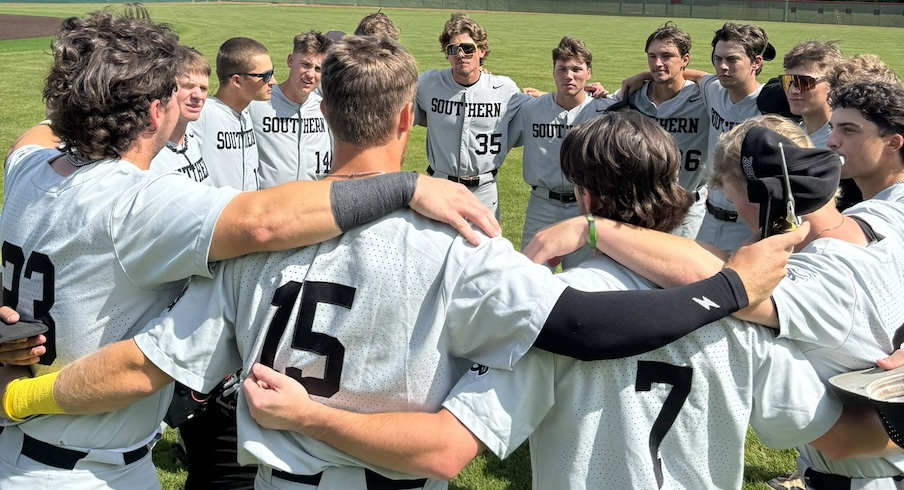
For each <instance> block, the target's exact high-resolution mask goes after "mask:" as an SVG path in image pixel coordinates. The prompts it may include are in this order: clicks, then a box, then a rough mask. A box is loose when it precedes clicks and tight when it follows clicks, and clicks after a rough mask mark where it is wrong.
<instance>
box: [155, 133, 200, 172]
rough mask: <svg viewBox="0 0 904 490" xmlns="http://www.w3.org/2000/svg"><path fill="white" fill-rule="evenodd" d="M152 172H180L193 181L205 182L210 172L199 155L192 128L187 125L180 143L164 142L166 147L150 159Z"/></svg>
mask: <svg viewBox="0 0 904 490" xmlns="http://www.w3.org/2000/svg"><path fill="white" fill-rule="evenodd" d="M149 170H151V171H153V172H172V171H175V172H180V173H182V174H183V175H185V176H186V177H188V178H190V179H192V180H194V181H195V182H203V183H207V180H208V178H209V177H210V172H209V171H208V170H207V164H205V163H204V158H203V157H202V156H201V145H200V144H198V139H197V138H195V132H194V130H193V129H192V128H191V127H190V126H189V127H188V128H186V130H185V135H184V137H183V139H182V144H181V145H174V144H173V143H171V142H167V143H166V147H164V148H163V149H162V150H160V153H157V155H156V156H155V157H154V159H153V160H151V167H150V169H149Z"/></svg>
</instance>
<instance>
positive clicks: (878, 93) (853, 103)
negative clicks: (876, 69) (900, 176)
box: [829, 80, 904, 158]
mask: <svg viewBox="0 0 904 490" xmlns="http://www.w3.org/2000/svg"><path fill="white" fill-rule="evenodd" d="M829 106H831V107H832V110H835V109H856V110H858V111H860V114H861V115H862V116H863V118H864V119H866V120H867V121H872V122H873V123H874V124H875V125H876V126H878V127H879V136H888V135H890V134H900V135H901V136H904V86H902V85H901V84H899V83H888V82H879V81H875V80H870V81H860V82H852V83H849V84H846V85H842V86H840V87H837V88H834V89H832V90H831V91H830V92H829ZM900 153H901V157H902V158H904V147H901V150H900Z"/></svg>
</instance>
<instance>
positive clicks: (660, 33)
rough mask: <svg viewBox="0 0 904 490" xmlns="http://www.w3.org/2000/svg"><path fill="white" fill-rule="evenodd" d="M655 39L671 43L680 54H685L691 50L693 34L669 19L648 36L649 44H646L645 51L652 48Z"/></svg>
mask: <svg viewBox="0 0 904 490" xmlns="http://www.w3.org/2000/svg"><path fill="white" fill-rule="evenodd" d="M653 41H659V42H661V43H663V44H671V45H673V46H675V47H676V48H678V54H679V55H681V56H684V55H686V54H690V52H691V36H690V34H688V33H687V32H685V31H684V29H682V28H680V27H678V25H677V24H675V23H674V22H672V21H668V22H666V23H665V24H663V25H662V26H661V27H659V28H658V29H656V30H655V31H653V34H650V36H649V37H648V38H647V44H646V45H645V46H644V48H643V50H644V52H647V51H649V50H650V45H651V44H653Z"/></svg>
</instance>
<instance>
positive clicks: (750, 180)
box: [558, 83, 904, 490]
mask: <svg viewBox="0 0 904 490" xmlns="http://www.w3.org/2000/svg"><path fill="white" fill-rule="evenodd" d="M858 86H859V87H858ZM868 86H870V84H868V83H859V84H853V85H849V86H844V87H842V88H840V89H838V90H839V92H842V93H844V92H854V91H857V92H854V93H856V94H857V95H854V97H852V99H853V100H862V98H861V97H862V93H861V92H859V90H863V89H864V88H866V87H868ZM902 91H904V89H902ZM834 117H835V115H834V113H833V118H834ZM837 127H838V126H836V128H837ZM763 128H768V129H770V130H773V131H775V132H778V133H779V134H781V135H782V136H778V135H777V134H776V133H770V132H769V131H764V130H763ZM833 134H834V131H833ZM830 138H832V136H830ZM886 138H887V139H886V140H885V143H886V144H887V143H889V142H892V141H895V140H897V141H899V142H901V143H904V136H901V135H891V134H890V135H888V136H887V137H886ZM779 142H781V143H783V144H784V149H783V151H784V153H786V155H785V156H786V161H787V166H788V174H789V181H790V186H791V191H792V192H793V195H794V198H795V207H796V212H797V213H799V214H802V215H804V216H803V218H804V220H806V221H808V222H809V223H810V224H811V227H810V234H809V235H808V237H807V238H806V239H805V241H804V243H803V245H802V247H801V248H800V253H795V254H792V256H791V259H789V267H788V278H787V280H785V281H782V283H781V284H780V285H779V287H778V288H776V290H775V292H774V293H773V295H772V301H764V302H763V303H761V304H759V305H757V306H756V307H754V308H749V309H745V310H744V311H742V312H739V313H738V315H737V316H738V317H739V318H743V319H745V320H749V321H755V322H757V323H760V324H763V325H767V326H771V327H774V328H777V329H778V330H779V336H780V337H782V338H787V339H789V340H793V341H794V342H795V343H796V344H797V345H798V347H799V348H800V349H801V351H802V352H803V354H804V355H805V356H806V358H807V360H808V361H809V362H810V363H811V364H812V365H813V367H814V368H815V369H816V372H817V373H818V374H819V377H820V379H821V380H822V381H823V382H825V381H826V380H828V378H829V377H831V376H833V375H835V374H840V373H842V372H847V371H851V370H856V369H864V368H867V367H870V366H872V365H873V363H874V362H875V360H876V359H879V358H882V357H885V356H886V355H888V354H889V353H890V352H892V351H893V350H894V349H895V348H896V347H897V346H898V345H899V344H900V339H899V338H898V337H899V336H900V335H901V334H900V333H899V332H898V330H899V327H900V325H902V324H904V308H900V307H898V304H899V301H897V299H896V298H895V291H897V290H898V288H899V287H902V286H904V283H902V278H904V273H902V271H904V243H902V242H901V238H900V232H897V233H892V234H890V235H887V236H884V235H883V233H884V232H883V231H882V230H883V228H879V227H873V226H872V223H874V222H876V220H877V219H878V220H879V221H882V220H887V219H888V218H887V217H885V216H879V217H874V218H872V219H871V218H869V217H868V216H867V215H866V214H865V212H864V213H851V212H850V211H851V210H848V212H846V213H845V214H841V213H840V212H839V211H838V210H837V208H836V207H835V204H834V201H833V198H834V194H835V190H836V188H837V181H838V176H839V175H840V174H841V172H842V169H843V168H844V167H842V166H841V165H840V160H839V159H838V158H837V156H834V154H832V153H830V152H828V151H827V150H822V151H818V150H802V149H800V148H798V147H797V146H798V145H800V146H801V147H807V146H810V145H811V143H810V141H809V140H808V139H807V138H806V136H805V135H804V134H803V132H802V131H801V130H800V129H799V128H798V127H796V125H795V124H794V123H792V122H790V121H788V120H786V119H783V118H779V117H776V116H761V117H757V118H754V119H751V120H750V121H748V122H745V123H743V124H741V125H739V126H736V127H735V129H733V130H732V131H731V132H730V133H728V134H727V135H726V136H725V137H723V139H722V140H720V143H719V145H718V146H717V152H716V157H715V161H716V168H715V170H716V173H715V175H716V176H717V179H718V180H717V181H716V183H715V185H717V186H718V185H721V186H722V187H723V188H724V189H725V194H726V195H727V196H728V197H729V199H731V200H732V202H734V203H735V204H736V205H737V209H738V213H739V214H741V215H742V216H743V217H744V221H745V222H747V223H754V222H756V223H759V224H764V223H766V222H767V218H768V216H769V215H768V212H767V211H764V209H766V208H767V205H766V202H770V203H771V207H772V208H773V209H776V210H777V211H778V214H780V215H782V216H783V217H784V215H785V212H786V211H785V208H784V206H783V202H784V201H783V199H782V196H783V193H782V187H783V185H782V183H781V182H782V181H783V180H784V179H783V177H782V167H781V165H782V164H781V157H782V151H780V150H778V149H777V145H778V143H779ZM876 145H877V146H879V145H881V144H880V143H876ZM845 166H846V165H845ZM897 172H900V169H898V170H897V171H896V173H897ZM886 177H887V178H888V179H889V180H890V179H891V175H887V176H886ZM889 183H890V182H889ZM891 185H892V187H893V184H891ZM767 193H768V194H767ZM763 196H766V197H767V199H766V200H765V202H763V201H759V199H760V198H762V197H763ZM769 196H774V197H772V199H771V200H770V199H769ZM776 198H777V199H776ZM755 199H757V200H756V201H755ZM864 204H866V203H864ZM884 204H885V206H884V207H883V208H884V210H886V211H887V210H889V208H891V207H893V206H896V207H898V210H897V211H896V213H897V215H898V216H900V215H901V211H902V210H901V209H900V208H901V205H900V204H899V203H888V202H885V203H884ZM852 209H854V208H852ZM603 226H604V227H605V230H606V232H605V237H606V238H605V240H604V241H605V243H606V245H605V246H604V247H605V248H606V249H607V253H608V254H610V255H611V256H612V257H613V258H614V259H615V260H618V261H619V262H621V263H623V264H625V265H627V266H629V267H632V268H635V269H636V270H638V271H644V272H643V273H644V274H645V275H647V274H648V271H651V270H655V272H653V275H651V276H650V278H651V279H653V280H654V281H656V282H661V283H666V284H674V283H678V284H680V283H681V282H682V281H683V280H687V278H690V277H693V274H690V275H688V274H687V273H686V272H687V271H682V273H681V274H675V273H674V272H673V271H669V268H668V267H663V266H662V265H663V264H666V263H669V262H670V263H675V261H679V260H680V261H681V262H682V263H684V264H686V265H687V266H688V267H689V268H690V269H692V270H696V271H697V273H699V274H701V275H705V274H706V273H707V271H708V270H711V269H712V268H713V267H719V265H718V264H719V263H720V262H719V261H718V260H717V259H716V260H715V261H714V262H712V263H710V261H712V260H713V259H714V256H712V255H708V256H707V254H706V253H705V252H704V251H703V250H702V249H701V248H699V247H697V248H696V250H694V249H693V248H692V247H690V246H689V245H688V246H686V245H687V244H684V243H681V242H683V240H682V239H678V238H675V237H668V236H665V235H661V234H656V236H655V237H654V236H650V233H645V235H646V236H643V237H640V236H639V235H637V236H635V237H634V239H632V240H627V241H626V240H624V239H623V238H624V236H623V235H621V238H618V237H617V236H616V233H610V232H609V231H610V228H609V226H607V225H605V224H604V225H603ZM884 229H887V227H885V228H884ZM558 232H560V233H561V230H558ZM653 242H657V243H656V245H657V246H656V247H650V248H647V249H644V248H645V246H644V245H642V244H652V243H653ZM625 247H627V248H625ZM652 248H656V249H657V250H656V251H653V250H652ZM677 250H680V251H681V252H677V253H674V252H675V251H677ZM653 255H655V256H656V259H654V260H641V261H638V260H632V259H631V258H630V257H638V256H646V257H650V256H653ZM679 257H680V258H679ZM679 276H683V277H684V278H685V279H681V278H680V277H679ZM823 449H824V448H814V447H812V446H809V445H801V446H799V447H798V450H799V452H800V457H799V459H798V472H799V475H800V476H801V477H802V478H804V480H806V481H807V483H806V488H808V489H814V490H818V489H826V488H830V489H835V488H852V489H892V488H898V486H899V485H900V483H899V482H898V481H897V480H896V478H897V477H898V475H900V474H901V473H902V469H904V457H902V456H901V455H892V456H887V457H881V458H880V457H873V458H869V459H856V460H851V461H832V460H831V459H834V458H833V457H832V456H826V454H827V453H825V452H824V451H823ZM830 458H831V459H830ZM792 479H793V478H792ZM786 480H787V479H786ZM785 483H789V482H785ZM789 484H790V483H789Z"/></svg>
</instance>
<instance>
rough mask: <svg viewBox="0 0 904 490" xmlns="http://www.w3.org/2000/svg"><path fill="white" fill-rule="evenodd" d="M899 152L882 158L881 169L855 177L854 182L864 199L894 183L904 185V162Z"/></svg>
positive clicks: (872, 196)
mask: <svg viewBox="0 0 904 490" xmlns="http://www.w3.org/2000/svg"><path fill="white" fill-rule="evenodd" d="M899 154H900V153H896V154H895V155H894V156H892V157H888V158H885V159H883V160H880V162H879V164H878V165H877V167H878V168H879V170H876V171H873V172H870V173H869V174H865V175H860V176H857V177H854V183H856V184H857V187H859V188H860V192H862V193H863V199H864V200H867V199H872V198H874V197H876V194H878V193H880V192H882V191H884V190H885V189H888V188H889V187H891V186H893V185H896V184H897V185H904V162H902V161H901V157H899V156H898V155H899ZM885 169H888V170H885Z"/></svg>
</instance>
